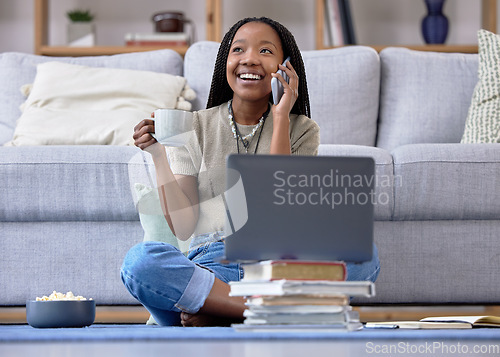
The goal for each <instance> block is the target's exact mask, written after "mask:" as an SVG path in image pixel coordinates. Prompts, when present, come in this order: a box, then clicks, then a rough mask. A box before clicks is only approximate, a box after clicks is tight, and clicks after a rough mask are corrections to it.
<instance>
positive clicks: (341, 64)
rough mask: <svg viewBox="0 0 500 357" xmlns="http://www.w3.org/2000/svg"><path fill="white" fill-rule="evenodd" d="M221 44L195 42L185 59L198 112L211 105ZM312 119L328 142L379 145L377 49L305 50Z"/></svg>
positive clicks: (185, 69)
mask: <svg viewBox="0 0 500 357" xmlns="http://www.w3.org/2000/svg"><path fill="white" fill-rule="evenodd" d="M218 49H219V43H217V42H208V41H200V42H197V43H195V44H193V45H192V46H191V47H190V48H189V50H188V51H187V53H186V55H185V57H184V59H185V61H184V76H185V77H186V79H187V81H188V83H189V86H190V87H191V88H192V89H194V90H195V92H196V94H197V99H196V100H195V101H193V109H195V110H199V109H203V108H205V107H206V103H207V99H208V95H209V91H210V84H211V81H212V73H213V70H214V64H215V59H216V57H217V51H218ZM302 57H303V59H304V65H305V69H306V74H307V86H308V89H309V98H310V101H311V117H312V119H314V120H315V121H316V122H317V123H318V124H319V126H320V129H321V143H323V144H356V145H371V146H373V145H375V137H376V129H377V115H378V102H379V79H380V62H379V58H378V55H377V52H375V51H374V50H373V49H372V48H369V47H362V46H356V47H349V48H340V49H334V50H321V51H304V52H302Z"/></svg>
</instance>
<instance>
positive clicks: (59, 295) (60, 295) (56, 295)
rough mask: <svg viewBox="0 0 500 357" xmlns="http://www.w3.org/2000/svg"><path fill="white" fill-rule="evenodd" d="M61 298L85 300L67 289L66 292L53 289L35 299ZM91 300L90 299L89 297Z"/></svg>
mask: <svg viewBox="0 0 500 357" xmlns="http://www.w3.org/2000/svg"><path fill="white" fill-rule="evenodd" d="M61 300H73V301H74V300H87V298H84V297H83V296H80V295H79V296H75V295H74V294H73V293H72V292H71V291H68V292H67V293H66V294H63V293H59V292H57V291H55V290H54V291H53V292H52V294H50V295H49V296H46V295H44V296H42V297H38V296H37V298H36V301H61ZM89 300H92V299H89Z"/></svg>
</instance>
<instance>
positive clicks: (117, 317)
mask: <svg viewBox="0 0 500 357" xmlns="http://www.w3.org/2000/svg"><path fill="white" fill-rule="evenodd" d="M354 310H357V311H359V314H360V317H361V321H362V322H367V321H396V320H420V319H421V318H424V317H429V316H460V315H493V316H500V306H497V305H494V306H482V305H467V306H461V305H460V306H457V305H439V306H400V305H392V306H389V305H388V306H355V307H354ZM148 318H149V313H148V311H147V310H146V309H144V307H142V306H97V309H96V319H95V323H103V324H109V323H117V324H129V323H139V324H140V323H145V322H146V321H147V320H148ZM25 323H26V309H25V308H24V307H3V308H0V324H25Z"/></svg>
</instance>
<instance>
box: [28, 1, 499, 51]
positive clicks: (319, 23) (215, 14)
mask: <svg viewBox="0 0 500 357" xmlns="http://www.w3.org/2000/svg"><path fill="white" fill-rule="evenodd" d="M34 1H35V53H36V54H39V55H46V56H97V55H112V54H117V53H129V52H140V51H151V50H158V49H162V48H171V49H173V50H175V51H177V52H178V53H180V54H181V55H184V54H185V53H186V50H187V46H176V47H161V46H153V47H150V46H147V47H146V46H94V47H69V46H50V45H48V23H49V19H48V7H49V0H34ZM222 1H223V0H205V13H206V40H208V41H221V40H222ZM308 1H309V0H308ZM373 1H375V0H373ZM394 1H397V0H394ZM324 12H325V5H324V0H315V36H316V48H317V49H325V48H328V47H326V46H325V45H324V44H323V38H324V31H325V16H324ZM481 13H482V15H481V23H482V28H483V29H486V30H489V31H491V32H494V33H496V32H497V0H481ZM370 46H371V47H373V48H375V49H376V50H377V51H381V50H382V49H383V48H385V47H387V46H377V45H370ZM399 47H407V48H411V49H415V50H420V51H436V52H464V53H476V52H477V50H478V48H477V45H404V46H403V45H400V46H399Z"/></svg>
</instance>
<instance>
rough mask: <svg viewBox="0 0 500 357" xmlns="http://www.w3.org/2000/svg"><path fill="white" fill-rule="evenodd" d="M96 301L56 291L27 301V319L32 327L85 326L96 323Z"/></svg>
mask: <svg viewBox="0 0 500 357" xmlns="http://www.w3.org/2000/svg"><path fill="white" fill-rule="evenodd" d="M94 319H95V301H94V300H92V299H87V298H84V297H83V296H76V295H74V294H73V293H72V292H71V291H69V292H67V293H66V294H63V293H59V292H57V291H54V292H53V293H52V294H50V295H49V296H42V297H37V298H36V299H35V300H27V301H26V320H27V321H28V324H29V325H30V326H32V327H37V328H61V327H85V326H90V325H92V324H93V323H94Z"/></svg>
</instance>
